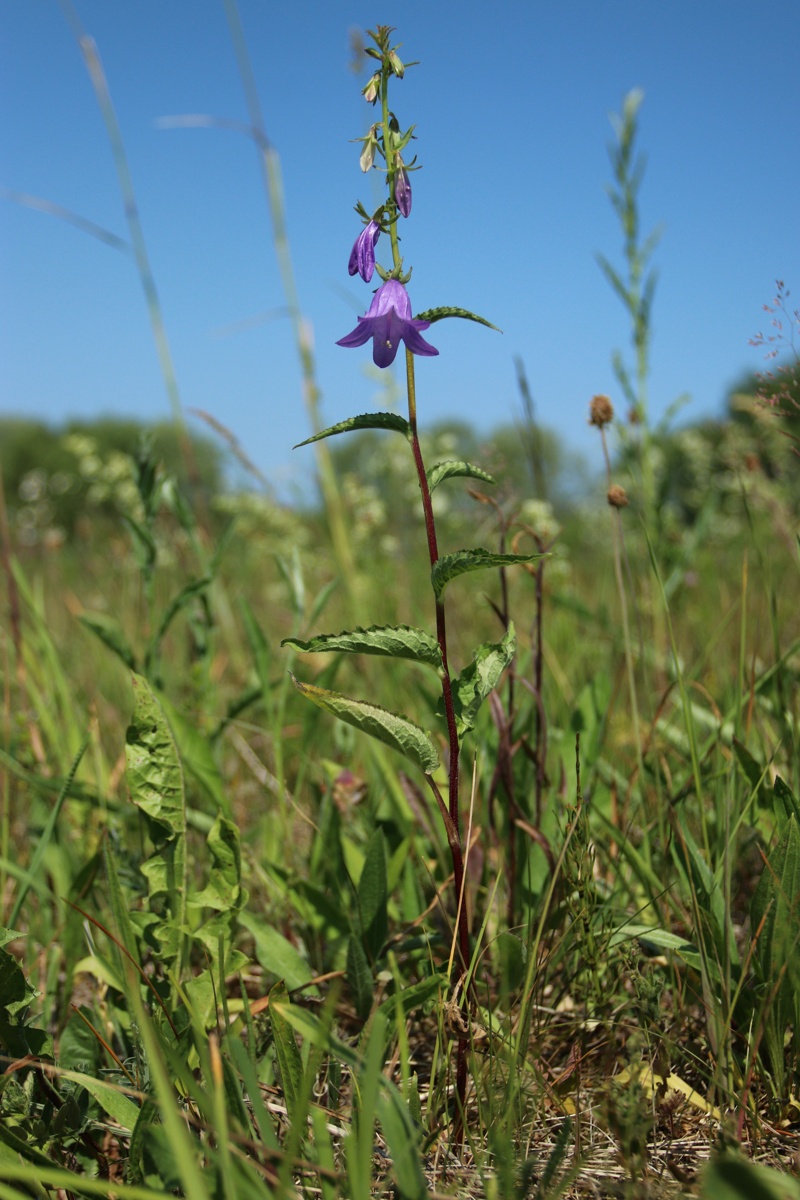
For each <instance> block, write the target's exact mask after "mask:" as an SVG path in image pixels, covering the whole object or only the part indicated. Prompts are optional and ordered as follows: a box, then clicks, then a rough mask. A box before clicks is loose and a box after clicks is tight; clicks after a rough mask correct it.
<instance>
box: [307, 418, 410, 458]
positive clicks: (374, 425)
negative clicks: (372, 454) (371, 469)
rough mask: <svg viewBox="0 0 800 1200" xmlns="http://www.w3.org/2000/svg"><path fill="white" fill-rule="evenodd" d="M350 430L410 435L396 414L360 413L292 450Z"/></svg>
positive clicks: (403, 421)
mask: <svg viewBox="0 0 800 1200" xmlns="http://www.w3.org/2000/svg"><path fill="white" fill-rule="evenodd" d="M351 429H393V430H395V432H397V433H402V434H404V435H405V436H406V437H408V436H409V433H410V428H409V424H408V421H406V419H405V417H401V416H398V414H397V413H387V412H379V413H362V414H361V416H359V417H348V418H347V420H346V421H339V422H338V424H336V425H331V426H329V427H328V429H323V430H322V431H321V432H320V433H315V434H314V436H313V437H310V438H306V440H305V441H304V442H298V443H297V445H296V446H295V447H294V449H295V450H299V449H300V447H301V446H310V445H311V443H312V442H319V441H321V440H322V438H327V437H333V436H334V435H335V434H337V433H349V432H350V430H351Z"/></svg>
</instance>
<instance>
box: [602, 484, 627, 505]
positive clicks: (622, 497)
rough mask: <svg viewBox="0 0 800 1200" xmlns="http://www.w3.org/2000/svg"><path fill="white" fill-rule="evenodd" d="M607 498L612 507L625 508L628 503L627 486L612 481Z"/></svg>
mask: <svg viewBox="0 0 800 1200" xmlns="http://www.w3.org/2000/svg"><path fill="white" fill-rule="evenodd" d="M607 499H608V503H609V504H610V505H611V507H612V508H624V507H625V505H626V504H627V503H628V496H627V494H626V492H625V488H624V487H621V486H620V485H619V484H618V483H612V485H611V487H610V488H609V489H608V496H607Z"/></svg>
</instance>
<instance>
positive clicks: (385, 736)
mask: <svg viewBox="0 0 800 1200" xmlns="http://www.w3.org/2000/svg"><path fill="white" fill-rule="evenodd" d="M289 678H290V679H291V681H292V683H293V684H294V686H295V687H296V688H297V690H298V692H300V694H301V695H303V696H305V697H306V698H307V699H309V700H310V701H311V702H312V704H316V705H317V706H318V707H319V708H323V709H325V711H326V712H329V713H331V714H332V715H333V716H334V717H338V718H339V720H340V721H344V722H345V723H346V724H348V725H353V726H354V727H355V728H356V729H360V730H361V732H362V733H368V734H369V735H370V737H374V738H376V739H377V740H378V741H379V742H383V743H384V744H385V745H387V746H391V747H392V749H393V750H398V751H399V752H400V753H401V754H403V755H405V757H406V758H408V759H410V760H411V762H413V763H416V765H417V766H418V767H420V769H421V770H423V771H424V772H425V774H426V775H432V774H433V772H434V771H435V770H436V768H437V767H438V766H439V753H438V751H437V749H436V746H435V745H434V742H433V738H432V737H431V735H430V734H429V733H426V732H425V730H424V729H420V727H419V725H415V724H414V722H413V721H409V719H408V717H401V716H400V714H399V713H393V712H390V711H389V709H387V708H381V707H380V706H379V705H377V704H368V703H366V702H365V701H363V700H352V699H351V698H350V697H349V696H342V695H341V694H340V693H339V692H329V691H328V690H327V688H321V687H316V686H315V685H314V684H313V683H303V682H302V681H301V680H300V679H296V678H295V676H294V675H292V673H291V671H290V672H289Z"/></svg>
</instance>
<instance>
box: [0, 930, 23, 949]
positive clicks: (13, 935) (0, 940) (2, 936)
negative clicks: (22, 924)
mask: <svg viewBox="0 0 800 1200" xmlns="http://www.w3.org/2000/svg"><path fill="white" fill-rule="evenodd" d="M24 936H25V934H24V933H20V931H19V930H18V929H6V928H4V927H0V946H5V945H7V944H8V943H9V942H15V941H16V940H17V938H21V937H24Z"/></svg>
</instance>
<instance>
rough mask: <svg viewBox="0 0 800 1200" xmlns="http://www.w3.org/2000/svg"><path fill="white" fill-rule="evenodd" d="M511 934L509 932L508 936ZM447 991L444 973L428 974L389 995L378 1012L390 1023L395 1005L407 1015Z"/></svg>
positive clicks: (394, 1014) (394, 1017)
mask: <svg viewBox="0 0 800 1200" xmlns="http://www.w3.org/2000/svg"><path fill="white" fill-rule="evenodd" d="M510 936H512V935H511V934H509V937H510ZM446 992H447V976H446V975H429V976H428V978H427V979H421V980H420V981H419V983H412V984H411V986H410V987H404V988H403V989H402V990H401V991H399V992H398V993H397V994H396V995H394V996H390V997H389V999H388V1000H384V1002H383V1004H381V1005H380V1006H379V1008H378V1012H380V1013H382V1014H383V1015H384V1016H385V1017H386V1019H387V1021H388V1022H389V1023H390V1025H391V1023H392V1022H393V1021H395V1019H396V1017H397V1006H398V1004H399V1005H400V1008H401V1009H402V1012H403V1016H404V1017H407V1016H408V1015H409V1013H412V1012H413V1011H414V1010H415V1009H416V1008H421V1007H422V1005H423V1004H427V1002H428V1001H429V1000H432V999H433V997H434V996H438V995H439V994H440V993H441V994H442V995H444V994H446Z"/></svg>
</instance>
